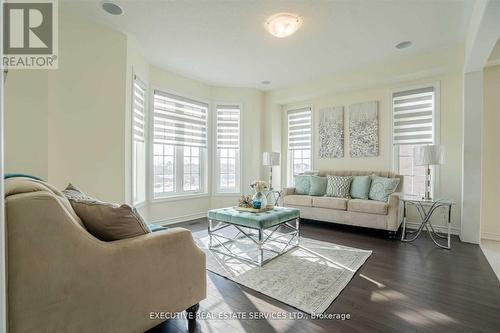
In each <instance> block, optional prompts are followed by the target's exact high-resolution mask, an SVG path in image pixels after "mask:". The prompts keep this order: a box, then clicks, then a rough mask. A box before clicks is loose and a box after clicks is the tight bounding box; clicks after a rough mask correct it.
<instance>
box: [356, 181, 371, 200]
mask: <svg viewBox="0 0 500 333" xmlns="http://www.w3.org/2000/svg"><path fill="white" fill-rule="evenodd" d="M371 182H372V180H371V178H370V176H354V177H353V179H352V183H351V198H353V199H365V200H367V199H368V195H369V193H370V184H371Z"/></svg>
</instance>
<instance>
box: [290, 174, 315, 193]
mask: <svg viewBox="0 0 500 333" xmlns="http://www.w3.org/2000/svg"><path fill="white" fill-rule="evenodd" d="M293 182H294V185H295V193H297V194H306V195H307V194H309V189H310V188H311V176H310V175H296V176H294V177H293Z"/></svg>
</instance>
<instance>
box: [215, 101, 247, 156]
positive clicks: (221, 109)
mask: <svg viewBox="0 0 500 333" xmlns="http://www.w3.org/2000/svg"><path fill="white" fill-rule="evenodd" d="M240 111H241V110H240V107H239V106H238V105H217V148H234V149H238V148H239V147H240Z"/></svg>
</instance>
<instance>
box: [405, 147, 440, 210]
mask: <svg viewBox="0 0 500 333" xmlns="http://www.w3.org/2000/svg"><path fill="white" fill-rule="evenodd" d="M413 157H414V161H415V162H414V163H415V165H416V166H426V167H427V169H426V171H425V196H424V197H423V199H424V200H432V198H431V168H430V166H431V165H439V164H444V148H443V147H442V146H439V145H427V146H416V147H415V148H413Z"/></svg>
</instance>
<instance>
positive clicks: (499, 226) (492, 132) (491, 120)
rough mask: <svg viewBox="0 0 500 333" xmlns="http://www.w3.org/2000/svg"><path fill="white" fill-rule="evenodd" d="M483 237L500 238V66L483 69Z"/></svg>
mask: <svg viewBox="0 0 500 333" xmlns="http://www.w3.org/2000/svg"><path fill="white" fill-rule="evenodd" d="M483 88H484V109H483V110H484V111H483V112H484V113H483V161H482V186H481V187H482V196H481V197H482V202H481V203H482V205H481V236H482V238H485V239H494V240H500V205H499V199H500V177H499V174H498V173H499V171H500V145H499V142H500V140H499V139H498V129H499V128H500V66H498V65H497V66H492V67H487V68H485V69H484V77H483Z"/></svg>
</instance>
